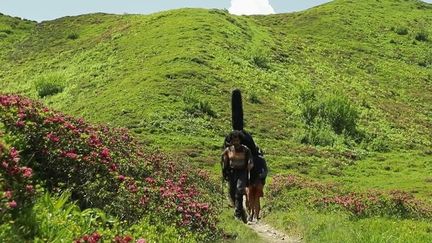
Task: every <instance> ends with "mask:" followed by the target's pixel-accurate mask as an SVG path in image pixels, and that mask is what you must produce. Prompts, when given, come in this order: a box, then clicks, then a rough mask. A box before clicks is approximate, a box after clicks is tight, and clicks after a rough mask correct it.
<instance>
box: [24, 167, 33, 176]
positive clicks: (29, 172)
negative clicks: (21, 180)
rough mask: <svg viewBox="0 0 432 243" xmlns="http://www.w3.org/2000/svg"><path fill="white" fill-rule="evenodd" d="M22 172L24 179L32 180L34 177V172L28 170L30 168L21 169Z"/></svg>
mask: <svg viewBox="0 0 432 243" xmlns="http://www.w3.org/2000/svg"><path fill="white" fill-rule="evenodd" d="M21 172H22V175H23V177H25V178H30V177H31V176H32V172H33V170H32V169H31V168H28V167H21Z"/></svg>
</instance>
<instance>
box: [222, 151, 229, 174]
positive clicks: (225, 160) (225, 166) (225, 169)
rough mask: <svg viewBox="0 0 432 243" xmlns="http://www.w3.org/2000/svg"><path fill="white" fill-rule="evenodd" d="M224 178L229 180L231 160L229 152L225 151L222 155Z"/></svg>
mask: <svg viewBox="0 0 432 243" xmlns="http://www.w3.org/2000/svg"><path fill="white" fill-rule="evenodd" d="M221 163H222V176H223V178H225V179H226V180H227V178H228V164H229V158H228V150H226V149H225V151H224V152H223V153H222V160H221Z"/></svg>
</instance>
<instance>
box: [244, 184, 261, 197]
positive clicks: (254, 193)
mask: <svg viewBox="0 0 432 243" xmlns="http://www.w3.org/2000/svg"><path fill="white" fill-rule="evenodd" d="M263 189H264V186H263V184H262V183H261V181H260V180H259V181H257V182H256V183H253V184H250V185H249V186H248V187H247V188H246V193H247V195H248V197H249V198H257V197H263V196H264V191H263Z"/></svg>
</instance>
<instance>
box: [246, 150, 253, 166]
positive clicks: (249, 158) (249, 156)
mask: <svg viewBox="0 0 432 243" xmlns="http://www.w3.org/2000/svg"><path fill="white" fill-rule="evenodd" d="M246 157H247V169H248V170H249V171H250V170H251V169H252V168H253V166H254V164H253V157H252V153H251V151H250V149H247V150H246Z"/></svg>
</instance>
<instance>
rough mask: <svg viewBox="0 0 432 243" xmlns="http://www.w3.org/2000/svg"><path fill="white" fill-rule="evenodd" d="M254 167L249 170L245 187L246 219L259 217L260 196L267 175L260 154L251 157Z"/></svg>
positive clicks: (262, 194) (257, 218)
mask: <svg viewBox="0 0 432 243" xmlns="http://www.w3.org/2000/svg"><path fill="white" fill-rule="evenodd" d="M253 163H254V167H253V168H252V170H251V171H250V172H249V181H248V186H247V187H246V207H247V210H248V215H249V217H248V221H250V222H252V221H253V220H254V218H255V219H256V220H257V221H258V220H259V219H261V218H260V210H261V203H260V198H261V197H263V196H264V192H263V189H264V185H265V179H266V177H267V172H268V169H267V163H266V161H265V159H264V157H263V156H262V154H261V155H258V156H254V157H253Z"/></svg>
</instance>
